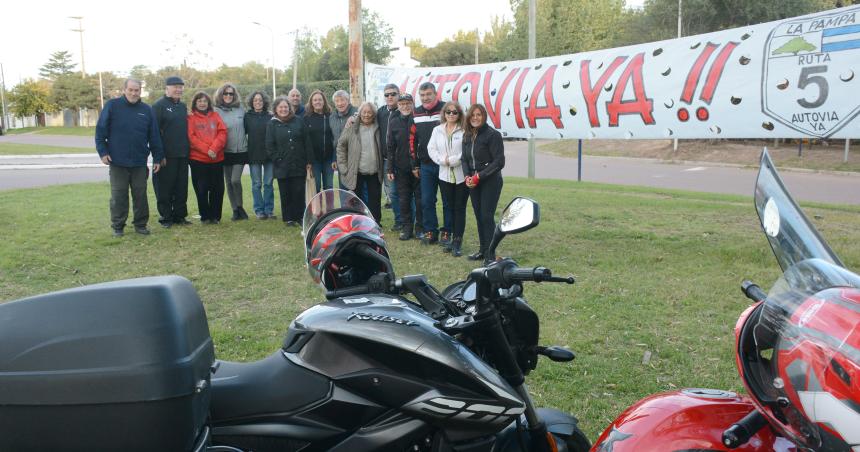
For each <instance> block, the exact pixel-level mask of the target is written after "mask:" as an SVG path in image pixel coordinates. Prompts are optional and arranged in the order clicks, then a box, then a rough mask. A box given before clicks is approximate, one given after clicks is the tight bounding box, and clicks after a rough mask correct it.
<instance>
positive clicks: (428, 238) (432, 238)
mask: <svg viewBox="0 0 860 452" xmlns="http://www.w3.org/2000/svg"><path fill="white" fill-rule="evenodd" d="M438 242H439V236H438V235H437V233H435V232H433V231H430V232H428V233H426V234H424V236H423V237H421V244H422V245H435V244H436V243H438Z"/></svg>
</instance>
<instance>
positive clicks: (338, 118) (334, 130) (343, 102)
mask: <svg viewBox="0 0 860 452" xmlns="http://www.w3.org/2000/svg"><path fill="white" fill-rule="evenodd" d="M331 101H332V103H333V104H334V111H332V112H331V115H330V116H329V119H328V122H329V124H330V125H331V135H332V138H333V139H334V140H333V142H334V144H335V146H337V142H338V140H339V139H340V134H341V133H343V129H344V127H345V126H346V122H347V120H349V118H351V117H353V116H354V115H357V114H358V110H356V108H355V107H354V106H353V105H352V104H350V103H349V93H347V92H346V91H344V90H342V89H339V90H337V91H335V92H334V94H332V96H331ZM332 169H337V163H332ZM338 183H339V184H340V188H341V190H347V188H346V187H345V186H344V185H343V183H341V182H340V177H338ZM358 195H359V197H360V198H361V199H362V200H363V201H364V202H365V204H366V203H367V194H366V193H363V192H362V191H359V192H358Z"/></svg>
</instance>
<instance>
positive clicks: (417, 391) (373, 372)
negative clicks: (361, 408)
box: [284, 294, 525, 431]
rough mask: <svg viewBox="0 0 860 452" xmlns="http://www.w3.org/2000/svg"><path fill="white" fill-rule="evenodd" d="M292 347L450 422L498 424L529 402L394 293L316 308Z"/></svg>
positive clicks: (294, 330) (328, 370) (333, 373)
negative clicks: (393, 294)
mask: <svg viewBox="0 0 860 452" xmlns="http://www.w3.org/2000/svg"><path fill="white" fill-rule="evenodd" d="M284 351H285V355H286V356H287V358H288V359H290V360H291V361H293V362H294V363H296V364H298V365H301V366H303V367H306V368H308V369H311V370H313V371H315V372H318V373H321V374H323V375H325V376H327V377H329V378H331V379H332V380H334V381H335V382H336V383H337V384H340V385H344V386H346V387H348V388H350V389H351V390H353V391H355V392H357V393H359V394H361V395H362V396H364V397H367V398H368V399H370V400H373V401H374V402H376V403H379V404H381V405H385V406H389V407H392V408H397V409H400V410H402V411H404V412H407V413H410V414H412V415H414V416H416V417H418V418H421V419H424V420H426V421H428V422H430V423H432V424H435V425H438V426H441V427H443V428H444V427H446V426H456V428H457V429H477V430H482V431H495V430H499V429H501V428H502V427H503V426H504V425H506V424H508V423H510V422H512V421H513V420H514V418H515V417H516V416H519V415H520V414H521V413H522V412H523V411H524V408H525V407H524V403H523V401H522V400H521V399H520V397H519V396H518V395H517V392H516V391H515V390H514V389H513V388H512V387H511V386H510V385H509V384H508V383H507V382H506V381H504V380H503V379H502V378H501V377H499V375H498V373H497V372H496V371H495V370H494V369H493V368H491V367H490V366H489V365H487V364H486V363H485V362H484V361H482V360H481V359H480V358H479V357H478V356H476V355H475V354H474V353H473V352H472V351H471V350H470V349H469V348H468V347H466V346H465V345H464V344H462V343H460V342H459V341H458V340H456V339H455V338H453V337H451V336H449V335H448V334H446V333H445V332H443V331H441V330H440V329H439V328H437V326H436V321H435V320H434V319H432V318H431V317H429V316H427V315H426V314H425V313H424V312H423V311H422V310H421V309H420V308H419V307H417V306H415V305H414V304H412V303H411V302H409V301H407V300H405V299H403V298H399V297H394V296H391V295H385V294H368V295H361V296H356V297H347V298H339V299H335V300H332V301H330V302H327V303H323V304H320V305H317V306H314V307H312V308H310V309H308V310H307V311H305V312H304V313H302V314H301V315H299V317H298V318H296V320H295V321H293V323H292V325H291V326H290V331H289V333H288V336H287V338H286V340H285V343H284Z"/></svg>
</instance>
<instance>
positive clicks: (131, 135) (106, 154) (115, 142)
mask: <svg viewBox="0 0 860 452" xmlns="http://www.w3.org/2000/svg"><path fill="white" fill-rule="evenodd" d="M142 84H143V83H142V82H141V81H140V80H135V79H126V80H125V82H123V84H122V90H123V95H122V96H121V97H117V98H116V99H111V100H109V101H107V102H105V106H104V108H103V109H102V111H101V113H100V114H99V121H98V123H97V124H96V136H95V139H96V151H98V153H99V158H101V161H102V163H104V164H105V165H109V166H110V173H109V174H110V190H111V196H110V217H111V227H112V228H113V235H114V237H122V236H123V230H125V222H126V220H128V192H129V189H131V199H132V203H133V205H134V218H133V219H132V224H133V225H134V231H135V232H137V233H138V234H141V235H149V229H148V228H147V227H146V224H147V223H148V222H149V201H148V200H147V198H146V179H147V176H148V175H149V169H148V168H147V167H146V163H147V160H148V158H149V155H150V154H152V172H153V173H157V172H159V171H160V170H161V162H162V159H164V151H163V150H162V147H161V136H160V135H159V133H158V124H156V122H155V115H154V114H153V113H152V107H150V106H149V105H147V104H145V103H144V102H143V101H142V100H140V87H141V85H142Z"/></svg>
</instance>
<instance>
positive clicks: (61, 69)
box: [39, 50, 75, 80]
mask: <svg viewBox="0 0 860 452" xmlns="http://www.w3.org/2000/svg"><path fill="white" fill-rule="evenodd" d="M74 69H75V63H72V55H71V54H70V53H69V52H67V51H65V50H60V51H58V52H54V53H52V54H51V58H50V59H48V62H47V63H45V64H44V65H43V66H42V67H41V68H39V75H40V76H41V77H42V78H45V79H48V80H56V79H57V78H58V77H60V76H63V75H68V74H71V73H72V71H73V70H74Z"/></svg>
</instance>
